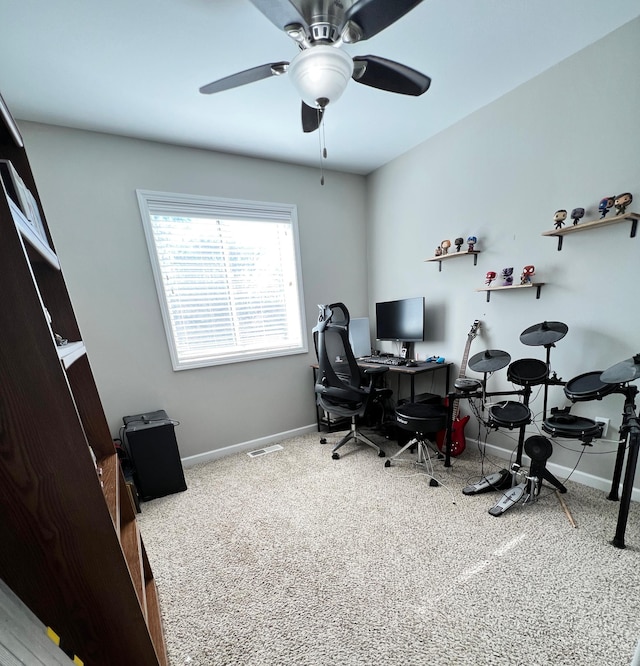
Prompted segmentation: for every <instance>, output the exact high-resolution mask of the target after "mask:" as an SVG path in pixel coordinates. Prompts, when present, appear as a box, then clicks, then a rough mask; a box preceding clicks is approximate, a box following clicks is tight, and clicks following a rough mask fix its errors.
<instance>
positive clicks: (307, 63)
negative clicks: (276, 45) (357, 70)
mask: <svg viewBox="0 0 640 666" xmlns="http://www.w3.org/2000/svg"><path fill="white" fill-rule="evenodd" d="M288 74H289V76H290V77H291V79H292V80H293V85H294V86H295V87H296V90H297V91H298V93H299V95H300V97H301V98H302V100H303V101H304V103H305V104H308V105H309V106H311V107H313V108H324V107H325V106H327V104H329V103H330V102H335V101H336V100H337V99H339V97H340V95H342V93H343V92H344V90H345V88H346V87H347V83H349V79H350V78H351V75H352V74H353V60H352V59H351V57H350V56H349V55H347V54H346V53H345V52H344V51H342V50H341V49H339V48H336V47H334V46H328V45H324V44H318V45H316V46H312V47H310V48H307V49H304V50H303V51H300V53H298V55H296V57H295V58H294V59H293V60H292V61H291V64H290V65H289V70H288Z"/></svg>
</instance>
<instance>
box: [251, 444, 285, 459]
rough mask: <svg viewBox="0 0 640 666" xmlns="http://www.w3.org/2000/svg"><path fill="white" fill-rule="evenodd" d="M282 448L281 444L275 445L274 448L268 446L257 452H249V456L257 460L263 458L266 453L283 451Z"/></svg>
mask: <svg viewBox="0 0 640 666" xmlns="http://www.w3.org/2000/svg"><path fill="white" fill-rule="evenodd" d="M282 448H283V447H282V446H280V444H274V445H273V446H267V447H265V448H264V449H258V450H257V451H249V453H247V455H248V456H249V457H251V458H257V457H258V456H263V455H265V454H266V453H273V452H274V451H282Z"/></svg>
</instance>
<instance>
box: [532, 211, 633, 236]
mask: <svg viewBox="0 0 640 666" xmlns="http://www.w3.org/2000/svg"><path fill="white" fill-rule="evenodd" d="M634 220H640V214H639V213H623V214H622V215H614V216H613V217H605V218H602V219H599V220H589V221H588V222H580V223H578V224H573V225H571V226H569V227H562V228H560V229H551V230H550V231H543V232H542V235H543V236H566V235H567V234H572V233H576V232H578V231H586V230H587V229H597V228H598V227H608V226H609V225H611V224H618V223H620V222H625V221H629V222H633V221H634Z"/></svg>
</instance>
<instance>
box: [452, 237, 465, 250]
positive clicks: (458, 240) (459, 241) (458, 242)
mask: <svg viewBox="0 0 640 666" xmlns="http://www.w3.org/2000/svg"><path fill="white" fill-rule="evenodd" d="M463 243H464V238H456V239H455V240H454V241H453V244H454V245H455V246H456V252H460V248H461V247H462V244H463Z"/></svg>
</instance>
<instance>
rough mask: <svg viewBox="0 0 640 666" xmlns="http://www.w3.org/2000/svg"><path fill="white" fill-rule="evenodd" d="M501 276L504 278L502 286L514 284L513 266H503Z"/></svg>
mask: <svg viewBox="0 0 640 666" xmlns="http://www.w3.org/2000/svg"><path fill="white" fill-rule="evenodd" d="M500 277H501V278H502V286H503V287H510V286H511V285H512V284H513V266H511V267H510V268H503V269H502V273H500Z"/></svg>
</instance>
